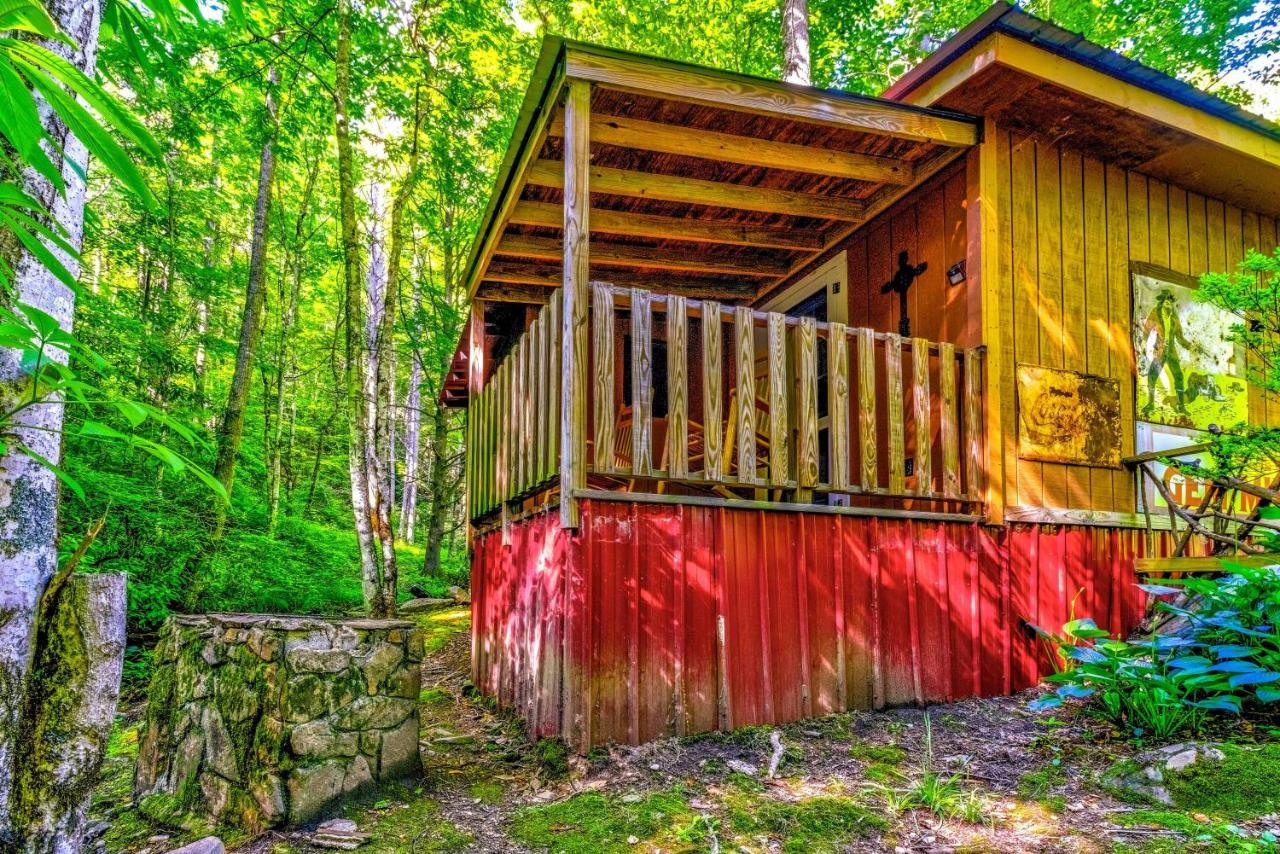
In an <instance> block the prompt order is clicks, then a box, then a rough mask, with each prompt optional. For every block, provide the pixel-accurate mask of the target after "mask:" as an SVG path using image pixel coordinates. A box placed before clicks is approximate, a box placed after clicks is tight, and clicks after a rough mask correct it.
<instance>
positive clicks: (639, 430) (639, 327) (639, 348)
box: [631, 288, 653, 477]
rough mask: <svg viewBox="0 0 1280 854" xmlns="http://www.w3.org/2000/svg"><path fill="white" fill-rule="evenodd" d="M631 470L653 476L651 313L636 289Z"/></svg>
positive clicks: (644, 293)
mask: <svg viewBox="0 0 1280 854" xmlns="http://www.w3.org/2000/svg"><path fill="white" fill-rule="evenodd" d="M631 471H632V472H633V473H634V474H635V475H636V477H650V476H651V475H652V474H653V311H652V309H651V308H650V306H649V292H648V291H643V290H640V289H639V288H632V289H631Z"/></svg>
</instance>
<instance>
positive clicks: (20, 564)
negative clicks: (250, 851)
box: [0, 0, 123, 849]
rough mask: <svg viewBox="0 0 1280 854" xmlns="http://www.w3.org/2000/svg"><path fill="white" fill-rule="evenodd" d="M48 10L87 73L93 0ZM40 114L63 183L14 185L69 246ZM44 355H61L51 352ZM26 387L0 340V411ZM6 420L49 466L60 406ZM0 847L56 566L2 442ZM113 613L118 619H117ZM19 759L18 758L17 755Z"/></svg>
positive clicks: (31, 179)
mask: <svg viewBox="0 0 1280 854" xmlns="http://www.w3.org/2000/svg"><path fill="white" fill-rule="evenodd" d="M47 8H48V10H49V13H50V15H51V16H52V17H53V18H54V20H56V21H57V22H58V23H59V24H60V25H61V26H62V29H63V31H64V32H65V33H66V34H67V35H68V36H69V38H70V43H64V42H60V41H58V42H44V46H45V47H47V48H49V49H50V50H52V51H54V52H55V53H58V54H60V55H62V56H63V57H65V58H66V59H67V60H68V61H70V62H71V63H72V64H73V65H74V66H76V67H77V68H79V69H80V70H82V71H84V72H85V73H86V74H89V75H92V74H93V73H94V64H95V59H96V55H97V48H98V27H99V24H100V22H101V18H102V6H101V3H100V0H51V2H49V3H48V4H47ZM40 118H41V122H42V124H43V125H44V128H45V130H46V132H47V133H48V134H49V136H50V137H51V138H52V139H53V140H55V141H57V142H58V143H59V144H60V145H61V148H62V157H61V158H60V159H59V158H55V162H57V163H58V164H59V167H60V169H61V172H62V178H63V180H64V181H65V184H66V190H65V192H64V193H63V194H62V195H59V194H58V192H57V190H56V189H55V188H54V186H53V185H52V184H51V183H50V182H49V181H48V180H47V179H45V178H43V177H41V176H39V175H37V174H36V173H35V172H33V171H31V170H28V171H27V172H26V173H24V174H23V176H22V182H23V185H24V188H25V189H26V191H27V192H28V193H30V195H31V196H32V197H34V198H36V199H38V200H40V201H41V202H42V203H43V204H44V205H45V209H46V210H48V211H49V212H50V213H51V214H52V216H53V218H54V220H56V221H57V223H58V225H60V226H61V228H62V230H63V232H64V234H65V236H66V238H67V240H68V242H69V243H70V244H71V245H72V246H74V247H76V248H77V249H78V248H79V246H80V244H81V242H82V238H83V235H84V204H85V185H84V181H83V179H82V178H81V175H83V174H84V170H85V168H86V166H87V163H88V157H87V153H86V151H85V147H84V145H83V144H82V143H81V142H80V141H79V140H78V139H76V138H75V136H73V135H72V134H71V133H70V132H69V131H68V130H67V127H66V125H64V124H63V123H62V122H61V121H60V120H59V119H58V117H57V116H56V115H55V114H54V113H53V111H52V110H50V109H49V108H48V107H47V106H46V105H43V104H42V105H41V110H40ZM51 251H53V252H54V253H55V254H56V255H58V256H59V258H60V260H61V261H62V263H63V264H64V265H66V267H67V269H68V270H70V271H71V272H72V273H73V274H78V273H79V269H80V265H79V261H78V260H77V259H75V258H70V257H67V256H66V255H65V254H64V253H63V252H62V251H61V250H59V249H57V248H53V247H51ZM3 252H4V259H3V260H4V261H5V263H8V264H9V265H10V268H11V269H12V270H13V288H12V299H14V300H15V301H16V302H22V303H25V304H27V305H30V306H34V307H36V308H39V309H40V310H42V311H44V312H47V313H48V314H49V315H51V316H52V317H53V318H54V319H56V320H57V321H58V323H59V324H60V325H61V326H62V328H63V329H65V330H67V331H70V330H71V325H72V317H73V314H74V310H75V295H74V294H73V293H72V291H71V290H70V289H69V288H67V287H66V286H65V285H64V284H62V283H61V282H60V281H59V280H58V279H57V278H56V277H55V276H54V275H53V274H52V273H50V272H49V271H48V270H47V269H45V267H44V265H43V264H41V263H40V262H39V261H38V260H36V259H35V258H34V257H33V256H32V255H31V254H30V253H28V252H26V251H25V250H21V249H19V248H14V247H11V246H9V245H8V244H7V243H6V244H5V245H4V246H3ZM53 357H54V358H64V359H65V356H62V355H61V354H59V353H57V352H56V351H55V353H54V354H53ZM30 393H31V375H30V372H29V366H28V365H26V364H24V363H23V361H22V359H21V357H20V354H19V353H18V352H17V351H16V350H11V349H4V348H0V411H7V410H8V409H10V408H11V407H12V405H13V403H14V401H15V400H18V399H20V398H22V397H23V396H24V395H29V394H30ZM7 426H8V428H9V429H10V430H11V431H12V432H13V433H14V435H15V436H16V437H17V438H18V439H19V441H21V442H23V443H24V444H26V445H27V446H28V447H29V448H31V449H32V450H34V451H35V452H36V453H38V454H41V455H42V456H44V457H45V459H47V460H49V461H51V462H53V463H55V464H57V463H58V462H59V461H60V459H61V456H62V453H61V452H62V441H61V431H62V406H61V405H60V403H59V402H58V401H51V402H50V403H49V405H46V406H31V407H27V408H26V409H25V410H23V411H22V412H21V413H20V414H19V415H18V416H17V417H15V418H13V419H12V420H11V421H10V422H9V424H8V425H7ZM0 472H3V477H2V478H0V849H3V848H5V847H6V844H7V843H8V842H10V841H12V837H13V832H12V831H13V824H12V821H11V805H12V794H13V783H14V776H15V765H16V764H17V762H16V757H19V756H23V754H22V753H21V752H20V749H19V748H18V747H17V745H16V735H17V733H18V731H19V729H20V728H21V727H23V726H26V725H27V723H28V722H26V721H23V720H22V717H23V716H22V709H23V697H24V695H25V693H26V691H27V690H28V682H29V680H28V677H29V675H30V673H31V666H32V660H33V653H34V649H33V643H34V640H35V636H36V626H37V616H38V615H37V605H38V603H39V601H40V597H41V596H42V595H43V593H44V591H45V588H46V587H47V585H48V584H49V581H50V579H51V578H52V577H53V575H54V572H55V570H56V569H57V562H58V554H57V529H58V518H57V517H58V488H57V481H56V479H55V478H54V475H53V472H51V471H50V470H49V469H48V468H47V467H45V466H43V465H40V464H39V463H37V462H35V461H34V460H32V459H31V458H30V457H27V456H25V455H22V454H19V453H16V452H14V451H12V450H10V451H9V452H8V453H6V454H4V455H3V456H0ZM121 619H122V620H123V617H121ZM26 760H27V757H25V756H23V759H22V762H25V761H26Z"/></svg>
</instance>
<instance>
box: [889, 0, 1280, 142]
mask: <svg viewBox="0 0 1280 854" xmlns="http://www.w3.org/2000/svg"><path fill="white" fill-rule="evenodd" d="M994 32H1001V33H1007V34H1008V35H1011V36H1014V37H1016V38H1020V39H1022V40H1024V41H1026V42H1028V43H1030V44H1033V45H1035V46H1037V47H1040V48H1043V49H1044V50H1047V51H1050V52H1052V53H1055V54H1058V55H1059V56H1062V57H1064V58H1066V59H1070V60H1072V61H1074V62H1078V63H1080V64H1081V65H1085V66H1087V67H1089V68H1092V69H1094V70H1095V71H1099V72H1101V73H1103V74H1107V75H1109V76H1111V77H1115V78H1116V79H1118V80H1123V81H1124V82H1126V83H1131V84H1132V85H1134V86H1139V87H1141V88H1143V89H1146V90H1148V91H1150V92H1155V93H1156V94H1158V95H1163V96H1164V97H1166V98H1169V99H1170V100H1173V101H1177V102H1178V103H1180V104H1185V105H1186V106H1188V107H1192V108H1194V109H1197V110H1200V111H1202V112H1205V113H1208V114H1209V115H1212V116H1217V117H1218V118H1221V119H1224V120H1226V121H1229V122H1231V123H1233V124H1236V125H1240V126H1241V127H1246V128H1249V129H1250V130H1254V131H1257V132H1258V133H1260V134H1264V135H1265V136H1268V137H1271V138H1272V139H1280V124H1277V123H1275V122H1273V121H1270V120H1268V119H1265V118H1263V117H1262V116H1259V115H1256V114H1254V113H1251V112H1249V111H1248V110H1245V109H1242V108H1240V107H1238V106H1236V105H1235V104H1232V103H1230V102H1228V101H1224V100H1223V99H1222V98H1219V97H1218V96H1216V95H1211V94H1209V93H1208V92H1203V91H1201V90H1200V89H1197V88H1196V87H1194V86H1192V85H1191V84H1189V83H1184V82H1183V81H1181V80H1179V79H1177V78H1176V77H1171V76H1169V75H1168V74H1165V73H1163V72H1161V71H1156V70H1155V69H1154V68H1149V67H1147V66H1145V65H1143V64H1142V63H1140V62H1137V61H1136V60H1132V59H1129V58H1128V57H1126V56H1123V55H1122V54H1120V53H1117V52H1116V51H1114V50H1110V49H1109V48H1105V47H1102V46H1101V45H1098V44H1095V43H1093V42H1091V41H1089V40H1088V39H1086V38H1085V37H1084V36H1082V35H1080V34H1079V33H1073V32H1071V31H1070V30H1067V29H1065V28H1063V27H1060V26H1058V25H1057V24H1052V23H1050V22H1048V21H1045V20H1042V19H1041V18H1037V17H1036V16H1034V15H1031V14H1029V13H1027V12H1025V11H1023V10H1022V9H1020V8H1019V7H1017V6H1014V5H1009V4H1007V3H1004V2H997V3H996V4H995V5H994V6H992V7H991V9H989V10H988V11H987V12H986V13H985V14H983V15H981V16H980V17H978V18H977V19H976V20H974V21H973V23H971V24H970V25H969V26H967V27H965V28H964V29H963V30H961V31H960V32H959V33H957V34H956V35H955V36H954V37H952V38H951V39H949V40H948V41H947V42H946V43H945V44H944V45H943V46H942V47H941V48H939V49H938V51H937V52H935V53H934V54H932V55H931V56H929V58H928V59H926V60H925V61H924V62H922V63H921V64H920V65H918V66H916V67H915V68H913V69H912V70H911V71H909V72H907V74H906V75H905V76H904V77H903V78H902V79H901V80H899V81H898V82H897V83H895V84H894V85H893V86H891V87H889V89H888V91H886V92H885V95H886V96H887V97H890V98H900V97H902V96H903V95H905V94H906V93H908V92H910V91H912V90H913V89H915V88H916V87H917V86H919V85H920V84H921V83H923V82H924V81H926V80H928V79H929V78H930V77H932V76H933V75H934V74H935V73H936V72H937V71H939V70H940V69H942V68H943V67H945V66H946V65H947V64H948V63H949V62H950V61H951V59H952V58H954V57H955V56H957V55H959V54H961V53H963V52H964V51H966V50H968V49H969V48H970V47H972V46H973V45H974V44H975V43H977V42H978V41H980V40H981V39H983V38H986V37H987V36H988V35H990V34H991V33H994Z"/></svg>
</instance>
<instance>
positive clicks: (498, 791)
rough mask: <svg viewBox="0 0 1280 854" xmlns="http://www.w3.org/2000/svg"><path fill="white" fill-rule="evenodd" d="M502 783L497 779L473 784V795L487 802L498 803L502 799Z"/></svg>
mask: <svg viewBox="0 0 1280 854" xmlns="http://www.w3.org/2000/svg"><path fill="white" fill-rule="evenodd" d="M502 793H503V788H502V784H501V783H499V782H497V781H495V780H483V781H481V782H479V783H473V784H472V785H471V797H473V798H475V799H476V800H478V801H480V802H482V803H486V804H496V803H498V802H499V801H501V800H502Z"/></svg>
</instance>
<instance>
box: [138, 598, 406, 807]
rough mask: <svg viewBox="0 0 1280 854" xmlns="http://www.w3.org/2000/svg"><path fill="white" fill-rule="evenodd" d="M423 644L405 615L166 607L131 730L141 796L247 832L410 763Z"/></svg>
mask: <svg viewBox="0 0 1280 854" xmlns="http://www.w3.org/2000/svg"><path fill="white" fill-rule="evenodd" d="M422 653H423V641H422V633H421V631H420V630H419V629H417V628H416V627H415V625H414V624H413V623H411V622H406V621H398V620H323V619H318V618H312V617H279V616H269V615H242V614H210V615H203V616H179V617H173V618H171V619H170V620H169V621H168V623H167V624H166V625H165V628H164V631H163V633H162V636H161V640H160V643H159V645H158V646H157V647H156V653H155V672H154V674H153V676H152V679H151V687H150V691H149V696H148V706H147V717H146V723H145V726H144V727H143V732H142V735H141V739H140V742H139V749H138V768H137V776H136V778H135V780H134V794H135V796H137V797H138V798H139V799H140V803H139V806H140V808H141V809H142V810H143V811H144V812H145V813H146V814H148V815H149V816H151V817H152V818H155V819H157V820H160V821H164V822H167V823H170V824H176V825H182V824H184V823H190V822H191V821H192V820H193V819H201V820H213V821H216V822H219V823H223V824H231V825H237V826H240V827H244V828H246V829H248V830H251V831H255V832H256V831H260V830H262V829H263V828H266V827H272V826H280V825H297V824H305V823H308V822H310V821H312V820H313V819H316V818H318V817H320V816H321V815H322V814H323V813H324V812H325V811H326V810H327V809H328V808H330V807H331V805H333V803H334V802H335V801H337V800H338V799H340V798H342V797H343V796H344V795H347V794H351V793H353V792H355V791H358V790H361V789H364V788H366V787H369V786H372V785H373V784H374V783H375V782H377V781H383V780H390V779H396V778H401V777H406V776H409V775H412V774H415V773H417V772H418V770H419V768H420V764H419V756H418V694H419V690H420V683H421V672H420V671H421V661H422Z"/></svg>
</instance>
